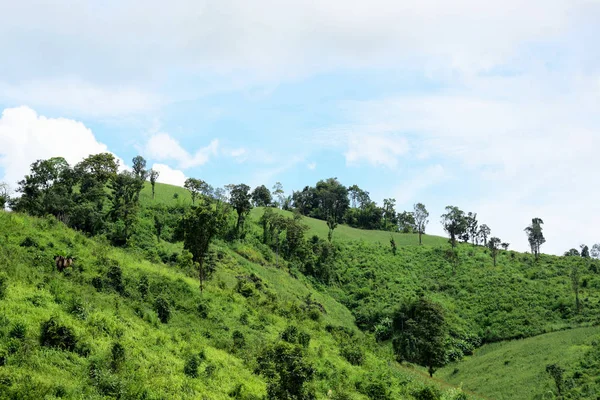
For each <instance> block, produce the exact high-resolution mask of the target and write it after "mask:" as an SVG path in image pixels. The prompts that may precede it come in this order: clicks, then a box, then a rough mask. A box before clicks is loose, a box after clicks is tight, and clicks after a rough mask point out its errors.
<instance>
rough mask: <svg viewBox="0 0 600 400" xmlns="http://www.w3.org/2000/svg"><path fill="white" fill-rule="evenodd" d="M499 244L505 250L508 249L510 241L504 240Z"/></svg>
mask: <svg viewBox="0 0 600 400" xmlns="http://www.w3.org/2000/svg"><path fill="white" fill-rule="evenodd" d="M500 246H502V248H503V249H504V250H505V251H506V250H508V246H510V243H506V242H504V243H502V244H501V245H500Z"/></svg>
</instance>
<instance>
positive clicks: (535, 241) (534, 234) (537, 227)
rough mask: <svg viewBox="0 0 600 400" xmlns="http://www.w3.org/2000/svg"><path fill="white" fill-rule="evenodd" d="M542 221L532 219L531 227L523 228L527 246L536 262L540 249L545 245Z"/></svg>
mask: <svg viewBox="0 0 600 400" xmlns="http://www.w3.org/2000/svg"><path fill="white" fill-rule="evenodd" d="M543 224H544V221H542V219H541V218H533V219H532V220H531V225H529V226H528V227H527V228H525V232H526V233H527V239H528V240H529V246H530V247H531V253H532V254H533V255H535V259H536V260H537V259H538V257H539V255H540V247H541V246H542V245H543V244H544V243H546V239H545V238H544V234H543V233H542V225H543Z"/></svg>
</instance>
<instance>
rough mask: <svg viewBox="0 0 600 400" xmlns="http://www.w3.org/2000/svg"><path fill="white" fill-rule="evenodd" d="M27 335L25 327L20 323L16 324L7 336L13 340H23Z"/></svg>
mask: <svg viewBox="0 0 600 400" xmlns="http://www.w3.org/2000/svg"><path fill="white" fill-rule="evenodd" d="M26 334H27V326H26V325H25V324H24V323H22V322H17V323H16V324H14V325H13V327H12V328H11V330H10V332H9V333H8V336H9V337H11V338H14V339H21V340H23V339H25V335H26Z"/></svg>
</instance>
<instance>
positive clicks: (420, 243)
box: [419, 229, 423, 246]
mask: <svg viewBox="0 0 600 400" xmlns="http://www.w3.org/2000/svg"><path fill="white" fill-rule="evenodd" d="M421 235H422V233H421V230H420V229H419V246H420V245H422V244H423V243H422V242H421Z"/></svg>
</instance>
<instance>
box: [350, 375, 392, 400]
mask: <svg viewBox="0 0 600 400" xmlns="http://www.w3.org/2000/svg"><path fill="white" fill-rule="evenodd" d="M357 386H358V387H357V389H358V390H359V391H360V392H361V393H362V394H364V395H365V396H367V397H368V398H369V399H372V400H391V396H390V393H389V391H388V389H387V388H388V387H389V384H385V383H384V382H382V381H380V380H378V379H375V380H373V381H371V382H369V383H367V384H363V383H362V382H360V383H359V384H358V385H357Z"/></svg>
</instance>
